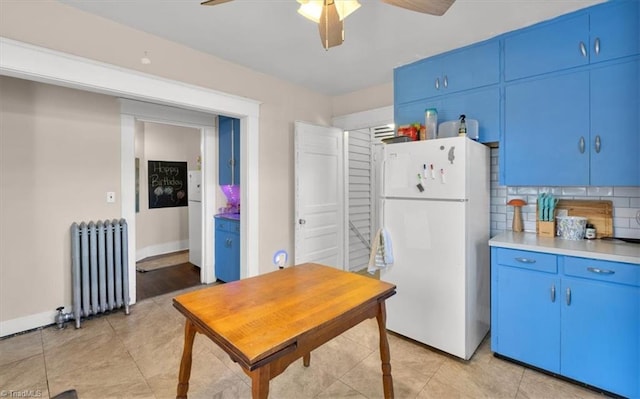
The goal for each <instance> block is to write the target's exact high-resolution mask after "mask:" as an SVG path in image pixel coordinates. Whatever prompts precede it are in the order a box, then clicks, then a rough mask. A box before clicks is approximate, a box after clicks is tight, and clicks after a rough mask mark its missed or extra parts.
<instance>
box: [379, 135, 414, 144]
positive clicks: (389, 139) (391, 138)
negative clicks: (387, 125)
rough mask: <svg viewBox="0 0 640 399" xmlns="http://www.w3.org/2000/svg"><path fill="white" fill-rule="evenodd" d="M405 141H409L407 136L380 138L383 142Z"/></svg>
mask: <svg viewBox="0 0 640 399" xmlns="http://www.w3.org/2000/svg"><path fill="white" fill-rule="evenodd" d="M407 141H411V139H410V138H409V137H407V136H393V137H387V138H385V139H382V142H383V143H384V144H393V143H406V142H407Z"/></svg>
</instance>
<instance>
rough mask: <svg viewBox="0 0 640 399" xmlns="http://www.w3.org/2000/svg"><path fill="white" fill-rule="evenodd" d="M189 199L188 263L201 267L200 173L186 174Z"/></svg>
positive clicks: (192, 171) (196, 171)
mask: <svg viewBox="0 0 640 399" xmlns="http://www.w3.org/2000/svg"><path fill="white" fill-rule="evenodd" d="M187 178H188V181H187V190H188V191H187V197H188V199H189V262H190V263H192V264H194V265H196V266H198V267H201V266H202V172H200V171H199V170H190V171H188V172H187Z"/></svg>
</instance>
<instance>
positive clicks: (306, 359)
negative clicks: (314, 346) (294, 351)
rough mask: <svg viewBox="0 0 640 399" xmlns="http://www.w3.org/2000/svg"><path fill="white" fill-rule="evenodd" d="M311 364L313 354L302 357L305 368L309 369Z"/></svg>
mask: <svg viewBox="0 0 640 399" xmlns="http://www.w3.org/2000/svg"><path fill="white" fill-rule="evenodd" d="M310 364H311V352H309V353H307V354H306V355H303V356H302V365H303V366H304V367H309V365H310Z"/></svg>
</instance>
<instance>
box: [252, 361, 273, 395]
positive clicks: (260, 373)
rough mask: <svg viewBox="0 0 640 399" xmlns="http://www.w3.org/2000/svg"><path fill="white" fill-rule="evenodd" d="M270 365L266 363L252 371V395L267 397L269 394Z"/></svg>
mask: <svg viewBox="0 0 640 399" xmlns="http://www.w3.org/2000/svg"><path fill="white" fill-rule="evenodd" d="M269 377H270V376H269V365H268V364H266V365H264V366H262V367H260V368H258V369H255V370H253V371H252V372H251V397H252V398H253V399H267V397H268V396H269V379H270V378H269Z"/></svg>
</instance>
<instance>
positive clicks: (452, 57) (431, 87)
mask: <svg viewBox="0 0 640 399" xmlns="http://www.w3.org/2000/svg"><path fill="white" fill-rule="evenodd" d="M499 81H500V42H499V41H498V40H491V41H488V42H484V43H479V44H476V45H473V46H470V47H466V48H463V49H460V50H456V51H453V52H450V53H446V54H443V55H439V56H435V57H431V58H427V59H424V60H421V61H418V62H414V63H413V64H409V65H405V66H403V67H400V68H396V69H395V70H394V100H395V102H396V103H400V104H402V103H406V102H411V101H414V100H418V99H424V98H430V97H434V96H441V95H447V94H450V93H454V92H457V91H462V90H468V89H473V88H477V87H482V86H487V85H491V84H496V83H498V82H499Z"/></svg>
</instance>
